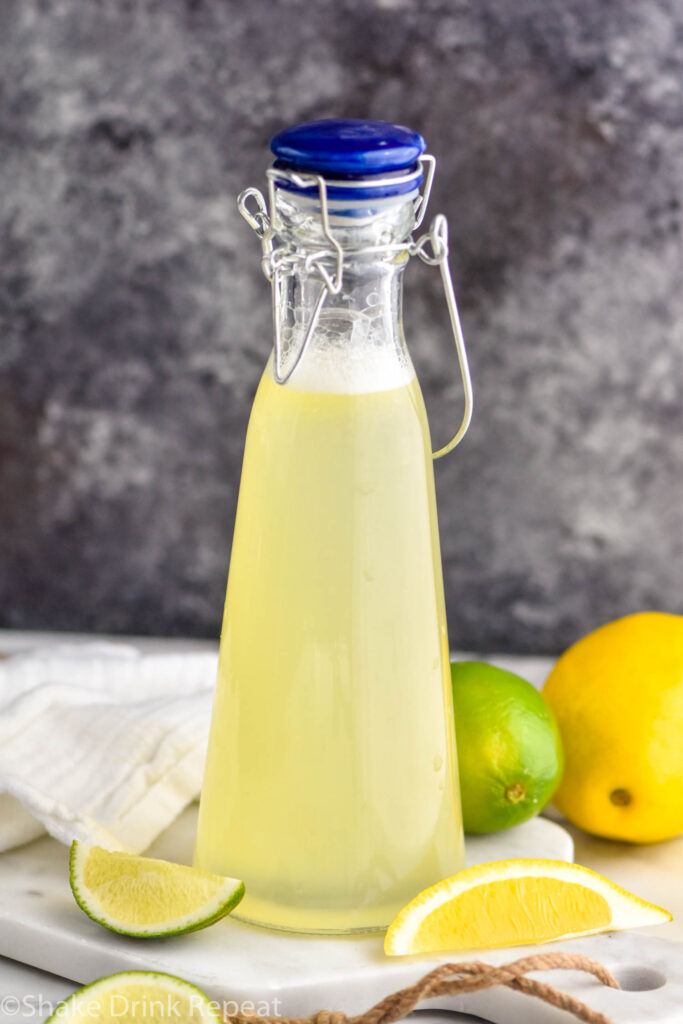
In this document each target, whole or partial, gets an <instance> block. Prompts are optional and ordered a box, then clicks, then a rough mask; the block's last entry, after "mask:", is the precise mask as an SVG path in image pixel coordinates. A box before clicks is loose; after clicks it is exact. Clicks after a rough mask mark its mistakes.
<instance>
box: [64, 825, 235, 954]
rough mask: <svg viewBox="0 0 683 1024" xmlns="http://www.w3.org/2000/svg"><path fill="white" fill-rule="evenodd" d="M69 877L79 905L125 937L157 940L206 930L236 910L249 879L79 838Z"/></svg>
mask: <svg viewBox="0 0 683 1024" xmlns="http://www.w3.org/2000/svg"><path fill="white" fill-rule="evenodd" d="M69 880H70V882H71V891H72V892H73V894H74V898H75V900H76V903H78V905H79V907H80V908H81V910H83V911H85V913H86V914H87V915H88V917H91V918H92V920H93V921H97V923H98V924H101V925H103V926H104V927H105V928H109V929H110V930H111V931H113V932H120V933H121V934H122V935H138V936H141V937H144V938H155V937H158V936H160V935H180V934H181V933H183V932H193V931H196V930H197V929H198V928H206V926H207V925H210V924H213V923H214V921H218V920H220V918H221V917H225V915H226V914H229V913H230V911H231V910H233V909H234V908H235V907H236V906H237V904H238V903H239V901H240V900H241V899H242V897H243V896H244V882H240V881H239V880H238V879H237V878H224V877H223V876H221V875H212V874H210V873H209V872H208V871H198V870H197V869H195V868H189V867H186V866H185V865H183V864H171V863H170V862H169V861H166V860H153V859H152V858H151V857H136V856H134V855H133V854H130V853H118V852H112V851H110V850H103V849H102V847H100V846H90V845H89V844H88V843H81V842H79V841H78V839H76V840H74V842H73V844H72V846H71V860H70V872H69Z"/></svg>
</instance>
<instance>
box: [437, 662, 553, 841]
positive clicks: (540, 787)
mask: <svg viewBox="0 0 683 1024" xmlns="http://www.w3.org/2000/svg"><path fill="white" fill-rule="evenodd" d="M451 680H452V684H453V709H454V713H455V732H456V739H457V746H458V768H459V772H460V792H461V797H462V814H463V824H464V826H465V831H466V832H498V831H499V830H500V829H504V828H509V827H510V826H511V825H519V824H520V823H521V822H523V821H526V820H527V819H528V818H531V817H533V815H534V814H538V812H539V811H541V810H542V809H543V808H544V807H545V805H546V804H547V803H548V801H549V800H550V798H551V797H552V795H553V793H554V791H555V789H556V787H557V785H558V784H559V782H560V778H561V777H562V769H563V764H564V761H563V754H562V741H561V739H560V732H559V729H558V727H557V722H556V721H555V716H554V714H553V712H552V711H551V710H550V707H549V706H548V704H547V703H546V702H545V700H544V699H543V697H542V696H541V694H540V693H539V692H538V690H536V689H535V688H534V687H533V686H532V685H531V683H528V682H527V681H526V680H525V679H522V678H521V676H518V675H515V673H514V672H507V671H505V669H501V668H495V667H494V666H493V665H487V664H485V663H484V662H480V661H457V662H454V663H453V664H452V665H451Z"/></svg>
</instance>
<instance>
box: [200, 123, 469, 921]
mask: <svg viewBox="0 0 683 1024" xmlns="http://www.w3.org/2000/svg"><path fill="white" fill-rule="evenodd" d="M368 125H370V128H368ZM344 132H345V133H346V135H344ZM397 133H398V135H399V138H400V140H401V142H402V143H403V144H404V146H405V137H408V141H409V143H410V144H411V145H412V146H413V149H414V150H415V151H414V152H412V153H411V154H409V156H410V159H409V160H408V166H407V167H406V166H401V167H396V166H388V165H387V163H386V152H385V153H384V154H383V155H384V163H383V164H382V167H381V168H380V169H379V170H374V171H373V174H368V172H367V168H366V169H365V170H364V172H363V173H362V177H360V178H355V179H351V178H342V180H341V181H337V182H336V184H335V180H334V177H332V174H334V175H335V176H336V178H337V179H339V178H340V177H341V175H343V174H348V173H353V172H349V171H348V167H349V159H348V153H347V154H346V163H343V165H342V166H340V163H339V162H338V163H337V164H336V165H335V166H334V167H333V168H332V171H331V170H330V168H329V167H328V166H327V165H325V160H324V159H323V158H322V157H321V156H320V149H321V146H323V147H324V146H325V145H327V146H328V148H329V146H330V144H332V148H333V149H334V145H333V144H334V140H335V136H336V137H337V138H340V137H342V138H344V137H345V138H347V139H350V140H351V143H350V145H351V149H352V150H353V156H354V158H355V159H356V160H358V159H362V156H363V153H365V159H366V161H367V153H368V149H369V148H370V150H371V151H372V152H375V153H376V152H377V146H376V145H375V143H377V141H378V140H385V141H386V145H384V146H382V147H380V148H381V149H383V150H385V151H386V150H387V149H391V148H392V146H393V147H394V149H396V148H397V147H396V144H395V139H396V135H397ZM292 140H294V142H298V144H299V146H300V148H303V149H304V150H305V153H304V159H305V161H306V172H305V173H304V174H302V173H301V171H300V167H299V166H298V165H297V164H296V162H294V163H292V162H288V164H287V166H285V167H282V165H277V164H276V170H275V172H271V182H272V185H271V202H272V206H273V208H272V210H271V217H272V218H273V223H274V224H275V225H276V227H277V230H276V234H273V226H272V225H271V223H270V221H269V220H268V219H267V217H266V214H265V212H264V208H263V207H261V208H260V210H259V211H258V212H257V214H256V215H252V216H251V219H252V221H253V222H254V223H255V226H256V227H257V229H258V230H259V233H260V234H261V235H262V236H265V244H264V253H265V262H266V270H267V272H268V274H269V276H271V277H272V278H273V279H274V280H273V287H274V290H275V299H276V301H275V315H276V346H275V349H274V352H273V354H272V355H271V357H270V359H269V361H268V364H267V366H266V368H265V370H264V373H263V376H262V378H261V382H260V384H259V387H258V391H257V394H256V398H255V401H254V406H253V410H252V413H251V419H250V422H249V429H248V433H247V441H246V447H245V454H244V465H243V469H242V478H241V484H240V494H239V502H238V509H237V520H236V525H235V534H234V540H233V547H232V556H231V562H230V573H229V581H228V589H227V596H226V603H225V616H224V621H223V632H222V638H221V649H220V661H219V669H218V682H217V689H216V698H215V705H214V711H213V719H212V727H211V735H210V740H209V750H208V757H207V763H206V771H205V777H204V785H203V790H202V798H201V807H200V817H199V826H198V836H197V846H196V863H197V865H198V866H199V867H202V868H205V869H208V870H211V871H214V872H217V873H220V874H226V875H232V876H236V877H239V878H243V879H244V880H245V883H246V896H245V898H244V901H243V902H242V904H241V905H240V906H239V908H238V910H237V916H240V917H242V918H243V919H246V920H249V921H252V922H255V923H258V924H262V925H268V926H271V927H276V928H285V929H292V930H297V931H308V932H311V931H316V932H325V931H332V932H346V931H360V930H367V929H378V928H382V927H384V926H386V925H387V923H388V922H389V921H390V920H391V918H392V917H393V916H394V915H395V913H396V912H397V910H398V909H399V908H400V907H401V906H402V905H404V904H405V903H406V902H407V901H408V900H410V899H411V898H412V897H413V896H415V895H416V894H417V893H418V892H419V891H420V890H421V889H423V888H425V887H426V886H427V885H430V884H431V883H433V882H435V881H437V880H438V879H440V878H443V877H445V876H447V875H450V874H452V873H454V872H455V871H457V870H458V869H459V868H460V867H462V865H463V841H462V823H461V817H460V807H459V795H458V782H457V760H456V754H455V746H454V744H455V739H454V727H453V712H452V707H451V698H450V675H449V651H448V638H447V631H446V619H445V610H444V598H443V582H442V574H441V564H440V554H439V538H438V529H437V519H436V506H435V498H434V478H433V470H432V451H431V443H430V437H429V428H428V425H427V418H426V415H425V407H424V403H423V399H422V394H421V391H420V387H419V385H418V382H417V379H416V377H415V372H414V369H413V366H412V363H411V360H410V356H409V354H408V351H407V349H406V345H405V340H404V337H403V329H402V323H401V288H402V282H401V278H402V273H403V269H404V266H405V264H406V262H407V260H408V257H409V251H410V248H411V242H410V234H411V231H412V230H413V228H414V225H415V218H416V206H419V205H420V203H421V202H422V200H421V198H420V196H419V193H418V187H419V184H420V180H421V176H422V166H423V165H422V163H421V162H420V157H421V153H422V146H423V144H422V140H421V139H420V137H419V136H417V135H415V133H409V132H407V130H406V129H399V128H397V127H396V126H390V125H383V124H377V123H368V122H341V123H340V122H318V123H317V124H313V125H306V126H299V127H298V128H296V129H290V130H288V132H284V133H281V135H280V136H279V137H277V138H276V140H275V142H274V148H275V151H276V154H278V155H280V156H282V153H283V150H287V146H289V147H290V148H291V144H292ZM302 140H303V141H302ZM321 140H322V141H321ZM330 140H331V141H330ZM316 159H317V163H316ZM401 159H402V160H404V161H405V160H406V159H407V158H406V157H405V155H404V156H402V157H401ZM321 164H322V165H323V166H321ZM311 169H312V170H313V173H314V175H316V174H317V173H318V172H319V171H320V172H322V174H324V175H325V177H324V178H321V177H320V176H317V177H316V176H314V177H313V178H312V177H311ZM350 181H351V182H361V183H362V184H363V185H364V186H366V187H359V186H358V184H351V185H350V184H349V182H350ZM380 181H381V182H383V184H379V185H378V184H377V182H380ZM387 181H388V182H389V184H388V185H387V184H386V183H387ZM354 189H356V191H354ZM250 194H251V195H253V194H254V193H253V190H250ZM413 248H415V246H414V245H413ZM335 288H336V293H335Z"/></svg>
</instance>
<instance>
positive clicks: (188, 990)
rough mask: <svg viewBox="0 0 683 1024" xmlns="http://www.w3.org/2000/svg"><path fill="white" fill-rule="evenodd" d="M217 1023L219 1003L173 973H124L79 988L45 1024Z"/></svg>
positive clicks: (111, 975)
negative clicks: (213, 1001)
mask: <svg viewBox="0 0 683 1024" xmlns="http://www.w3.org/2000/svg"><path fill="white" fill-rule="evenodd" d="M166 1020H168V1021H169V1024H171V1022H172V1021H176V1022H177V1021H182V1022H183V1024H217V1022H221V1024H222V1021H223V1018H222V1017H221V1015H220V1013H219V1012H218V1008H217V1006H216V1004H215V1003H211V1002H210V1001H209V999H208V997H207V996H206V995H205V994H204V993H203V992H202V991H201V989H198V988H196V986H195V985H191V984H190V983H189V981H183V979H182V978H176V977H174V976H173V975H172V974H157V973H156V972H155V971H123V972H122V973H121V974H110V975H109V976H108V977H107V978H100V979H99V981H94V982H93V983H92V984H91V985H85V986H84V987H83V988H79V989H78V991H77V992H74V993H73V995H71V996H69V998H68V999H65V1000H64V1002H63V1003H60V1004H59V1006H58V1007H57V1008H56V1010H55V1011H54V1013H53V1014H52V1016H50V1017H48V1019H47V1021H46V1022H45V1024H50V1022H51V1021H53V1022H55V1024H57V1022H59V1024H69V1022H73V1024H76V1022H81V1021H82V1022H83V1024H86V1022H91V1021H103V1022H112V1021H117V1024H138V1022H140V1024H142V1022H143V1021H144V1022H145V1024H153V1022H154V1021H166Z"/></svg>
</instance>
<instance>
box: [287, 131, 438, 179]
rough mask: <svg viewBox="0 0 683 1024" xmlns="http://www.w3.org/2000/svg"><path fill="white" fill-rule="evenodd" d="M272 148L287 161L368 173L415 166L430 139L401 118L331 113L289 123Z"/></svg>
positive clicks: (335, 172)
mask: <svg viewBox="0 0 683 1024" xmlns="http://www.w3.org/2000/svg"><path fill="white" fill-rule="evenodd" d="M270 148H271V149H272V151H273V153H274V154H275V156H276V157H277V159H278V162H279V164H280V166H282V167H288V168H292V169H294V170H299V171H310V172H313V173H315V174H322V175H324V176H325V177H332V178H334V177H345V176H347V175H352V176H354V177H367V176H368V175H371V174H391V173H393V172H395V171H406V170H408V169H409V168H411V167H413V166H414V165H415V164H416V163H417V161H418V160H419V158H420V157H421V155H422V154H423V153H424V151H425V141H424V139H423V138H422V136H421V135H419V134H418V133H417V132H414V131H411V129H410V128H404V127H403V126H402V125H400V124H389V123H388V122H387V121H360V120H356V119H354V118H346V119H345V118H328V119H327V120H324V121H308V122H307V123H305V124H295V125H292V127H291V128H285V129H284V130H283V131H281V132H278V134H277V135H276V136H275V138H274V139H273V140H272V142H271V144H270Z"/></svg>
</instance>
